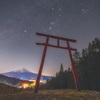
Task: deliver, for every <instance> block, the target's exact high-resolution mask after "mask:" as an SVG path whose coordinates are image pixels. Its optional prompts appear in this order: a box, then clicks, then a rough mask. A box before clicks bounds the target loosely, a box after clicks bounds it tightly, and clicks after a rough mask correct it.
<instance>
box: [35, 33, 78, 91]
mask: <svg viewBox="0 0 100 100" xmlns="http://www.w3.org/2000/svg"><path fill="white" fill-rule="evenodd" d="M36 35H38V36H44V37H46V42H45V43H36V44H37V45H42V46H44V51H43V55H42V59H41V64H40V68H39V72H38V76H37V80H36V85H35V88H34V92H35V93H37V92H38V89H39V83H40V77H41V73H42V69H43V65H44V61H45V56H46V51H47V47H48V46H49V47H55V48H60V49H67V50H68V51H69V56H70V61H71V64H72V72H73V76H74V82H75V87H76V89H77V90H78V78H77V74H76V69H75V66H74V61H73V58H72V53H71V51H76V49H74V48H71V47H70V44H69V42H76V40H74V39H68V38H62V37H58V36H53V35H47V34H42V33H36ZM50 38H53V39H57V45H52V44H49V39H50ZM59 40H63V41H66V43H67V46H65V47H64V46H60V43H59V42H60V41H59Z"/></svg>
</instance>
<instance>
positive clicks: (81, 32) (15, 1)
mask: <svg viewBox="0 0 100 100" xmlns="http://www.w3.org/2000/svg"><path fill="white" fill-rule="evenodd" d="M36 32H40V33H45V34H50V35H56V36H61V37H66V38H72V39H76V40H77V43H72V44H71V45H72V46H73V47H74V48H77V49H78V51H81V50H82V49H84V48H86V47H87V46H88V44H89V42H91V41H92V40H93V39H94V38H96V37H97V38H100V0H0V73H3V72H8V71H12V70H17V69H20V68H26V69H28V70H30V71H32V72H36V73H37V72H38V69H39V66H40V61H41V57H42V52H43V46H37V45H36V42H44V41H45V38H42V37H38V36H36ZM50 43H53V44H55V43H56V42H55V40H52V39H51V40H50ZM61 44H62V45H66V44H65V43H63V42H61ZM61 63H62V64H63V66H64V68H65V69H67V68H68V67H70V60H69V54H68V51H67V50H62V49H55V48H50V47H49V48H48V51H47V56H46V60H45V65H44V70H43V74H46V75H54V74H55V73H56V72H57V71H59V68H60V64H61Z"/></svg>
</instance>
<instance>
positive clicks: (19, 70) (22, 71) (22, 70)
mask: <svg viewBox="0 0 100 100" xmlns="http://www.w3.org/2000/svg"><path fill="white" fill-rule="evenodd" d="M13 72H19V73H24V72H30V71H28V70H27V69H26V68H22V69H18V70H16V71H13Z"/></svg>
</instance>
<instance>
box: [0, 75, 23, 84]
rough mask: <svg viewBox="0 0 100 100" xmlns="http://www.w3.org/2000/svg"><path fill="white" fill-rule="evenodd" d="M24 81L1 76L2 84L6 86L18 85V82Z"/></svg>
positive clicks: (0, 81)
mask: <svg viewBox="0 0 100 100" xmlns="http://www.w3.org/2000/svg"><path fill="white" fill-rule="evenodd" d="M21 81H22V80H20V79H17V78H12V77H7V76H4V75H1V74H0V83H4V84H10V85H16V84H17V83H18V82H21Z"/></svg>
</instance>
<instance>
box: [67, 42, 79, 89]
mask: <svg viewBox="0 0 100 100" xmlns="http://www.w3.org/2000/svg"><path fill="white" fill-rule="evenodd" d="M66 42H67V47H68V49H67V50H68V51H69V56H70V61H71V66H72V72H73V76H74V82H75V87H76V90H79V86H78V78H77V74H76V68H75V65H74V61H73V58H72V53H71V47H70V44H69V41H66Z"/></svg>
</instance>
